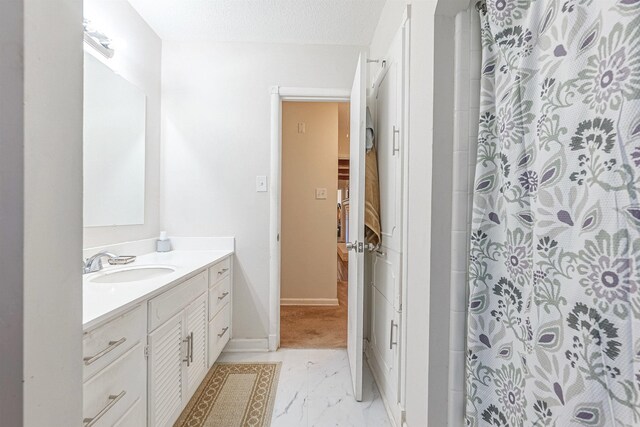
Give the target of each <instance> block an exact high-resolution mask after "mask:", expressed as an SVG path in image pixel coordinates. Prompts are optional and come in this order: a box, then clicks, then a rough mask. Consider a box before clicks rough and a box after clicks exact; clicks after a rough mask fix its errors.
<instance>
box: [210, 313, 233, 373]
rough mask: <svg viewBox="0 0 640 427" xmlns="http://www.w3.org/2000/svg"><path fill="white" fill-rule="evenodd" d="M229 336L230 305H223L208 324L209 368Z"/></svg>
mask: <svg viewBox="0 0 640 427" xmlns="http://www.w3.org/2000/svg"><path fill="white" fill-rule="evenodd" d="M230 334H231V305H230V304H227V305H225V306H224V307H223V308H222V310H220V312H219V313H218V314H217V315H216V316H215V317H214V318H213V320H212V321H210V322H209V366H211V365H213V363H214V362H215V361H216V359H217V358H218V356H219V355H220V353H221V352H222V349H224V346H225V345H226V344H227V342H229V335H230Z"/></svg>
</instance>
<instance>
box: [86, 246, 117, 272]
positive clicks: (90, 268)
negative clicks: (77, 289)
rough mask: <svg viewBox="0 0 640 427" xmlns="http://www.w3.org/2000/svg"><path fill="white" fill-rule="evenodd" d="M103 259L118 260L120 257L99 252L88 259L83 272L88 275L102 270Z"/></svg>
mask: <svg viewBox="0 0 640 427" xmlns="http://www.w3.org/2000/svg"><path fill="white" fill-rule="evenodd" d="M102 258H109V259H115V258H118V255H116V254H114V253H111V252H106V251H102V252H98V253H97V254H95V255H93V256H91V257H89V258H87V260H86V261H85V263H84V267H83V269H82V272H83V273H84V274H87V273H95V272H96V271H100V270H102Z"/></svg>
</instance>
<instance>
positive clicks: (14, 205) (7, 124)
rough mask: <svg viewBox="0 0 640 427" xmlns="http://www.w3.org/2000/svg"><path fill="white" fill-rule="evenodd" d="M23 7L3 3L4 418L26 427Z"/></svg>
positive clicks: (0, 301)
mask: <svg viewBox="0 0 640 427" xmlns="http://www.w3.org/2000/svg"><path fill="white" fill-rule="evenodd" d="M22 24H23V2H22V0H9V1H2V2H0V40H2V43H0V57H1V58H3V60H2V61H0V111H2V114H0V271H1V272H2V275H1V276H0V342H1V343H2V350H1V351H2V363H0V384H2V387H0V414H2V422H3V423H6V425H8V426H19V425H22V366H23V365H22V355H23V350H22V343H23V339H22V338H23V337H22V328H23V324H24V321H23V314H24V313H23V304H22V301H23V265H22V264H23V263H22V255H23V252H22V251H23V238H24V228H23V216H24V210H23V200H24V198H23V193H24V186H23V172H24V170H23V165H24V164H23V157H24V150H23V143H24V142H23V136H24V126H23V102H24V96H23V94H24V93H23V90H24V80H23V66H24V63H23V57H24V48H23V45H24V41H23V25H22Z"/></svg>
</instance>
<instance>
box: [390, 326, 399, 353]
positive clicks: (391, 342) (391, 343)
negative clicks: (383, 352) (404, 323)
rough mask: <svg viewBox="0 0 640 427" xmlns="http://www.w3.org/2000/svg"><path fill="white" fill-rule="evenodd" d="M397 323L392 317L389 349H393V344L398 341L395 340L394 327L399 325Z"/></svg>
mask: <svg viewBox="0 0 640 427" xmlns="http://www.w3.org/2000/svg"><path fill="white" fill-rule="evenodd" d="M397 326H398V325H396V323H395V322H394V321H393V319H391V327H390V328H389V350H393V346H394V345H397V344H398V342H397V341H394V340H393V328H395V327H397Z"/></svg>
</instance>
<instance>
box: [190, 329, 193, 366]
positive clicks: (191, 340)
mask: <svg viewBox="0 0 640 427" xmlns="http://www.w3.org/2000/svg"><path fill="white" fill-rule="evenodd" d="M189 359H190V360H191V363H193V332H191V333H190V334H189Z"/></svg>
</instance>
